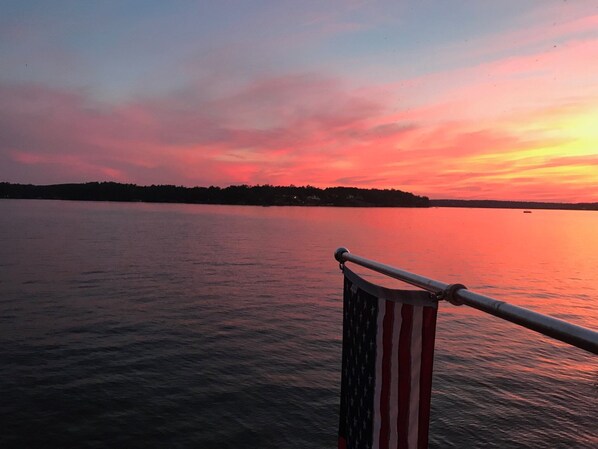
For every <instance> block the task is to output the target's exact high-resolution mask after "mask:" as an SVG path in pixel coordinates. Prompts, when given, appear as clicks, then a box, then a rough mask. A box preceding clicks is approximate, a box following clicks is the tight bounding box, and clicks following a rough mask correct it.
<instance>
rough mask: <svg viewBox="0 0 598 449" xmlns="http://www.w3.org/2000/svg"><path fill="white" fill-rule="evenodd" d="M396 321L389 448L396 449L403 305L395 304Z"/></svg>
mask: <svg viewBox="0 0 598 449" xmlns="http://www.w3.org/2000/svg"><path fill="white" fill-rule="evenodd" d="M394 306H395V307H394V321H393V326H392V347H391V359H390V372H391V377H390V408H389V424H390V429H389V430H390V442H389V445H388V447H389V448H395V447H397V445H398V425H397V423H398V418H399V337H400V336H401V325H402V324H403V317H402V315H401V311H402V310H403V304H401V303H395V305H394Z"/></svg>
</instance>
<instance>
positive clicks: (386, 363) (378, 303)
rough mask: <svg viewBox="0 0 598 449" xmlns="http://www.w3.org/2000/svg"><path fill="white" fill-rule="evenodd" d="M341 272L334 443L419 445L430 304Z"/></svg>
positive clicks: (424, 436) (424, 296)
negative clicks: (339, 366)
mask: <svg viewBox="0 0 598 449" xmlns="http://www.w3.org/2000/svg"><path fill="white" fill-rule="evenodd" d="M343 271H344V274H345V287H344V295H343V296H344V305H343V313H344V316H343V361H342V383H341V410H340V423H339V442H338V447H339V449H362V448H363V449H395V448H406V449H412V448H427V447H428V426H429V421H430V394H431V390H432V363H433V357H434V336H435V331H436V312H437V305H436V302H435V301H434V300H433V299H432V298H431V296H430V294H429V293H427V292H424V291H412V290H390V289H386V288H383V287H379V286H376V285H374V284H371V283H369V282H367V281H365V280H364V279H362V278H361V277H359V276H358V275H356V274H355V273H353V272H352V271H351V270H349V269H348V268H347V267H344V269H343Z"/></svg>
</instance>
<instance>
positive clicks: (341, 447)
mask: <svg viewBox="0 0 598 449" xmlns="http://www.w3.org/2000/svg"><path fill="white" fill-rule="evenodd" d="M338 449H347V440H346V439H344V438H343V437H339V438H338Z"/></svg>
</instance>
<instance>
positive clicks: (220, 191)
mask: <svg viewBox="0 0 598 449" xmlns="http://www.w3.org/2000/svg"><path fill="white" fill-rule="evenodd" d="M0 199H48V200H65V201H113V202H144V203H166V204H173V203H174V204H219V205H238V206H242V205H245V206H326V207H419V208H422V207H423V208H427V207H458V208H484V209H530V210H540V209H545V210H546V209H547V210H590V211H598V203H556V202H541V201H503V200H451V199H439V200H430V199H429V198H428V197H425V196H418V195H414V194H412V193H409V192H403V191H401V190H395V189H361V188H357V187H328V188H324V189H320V188H317V187H312V186H304V187H296V186H271V185H263V186H261V185H258V186H247V185H239V186H229V187H224V188H221V187H213V186H212V187H182V186H173V185H159V186H156V185H152V186H137V185H135V184H121V183H115V182H88V183H73V184H53V185H32V184H12V183H8V182H0Z"/></svg>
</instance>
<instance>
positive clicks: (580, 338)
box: [334, 248, 598, 354]
mask: <svg viewBox="0 0 598 449" xmlns="http://www.w3.org/2000/svg"><path fill="white" fill-rule="evenodd" d="M334 258H335V259H336V260H337V261H338V262H339V263H341V264H342V263H345V262H352V263H354V264H357V265H360V266H362V267H365V268H369V269H370V270H373V271H377V272H378V273H382V274H385V275H386V276H389V277H391V278H394V279H398V280H400V281H403V282H407V283H408V284H411V285H415V286H417V287H419V288H422V289H424V290H427V291H429V292H432V293H435V294H440V295H441V296H442V295H446V294H447V292H449V294H450V295H451V297H452V298H451V299H452V300H453V301H455V302H458V303H462V304H464V305H467V306H470V307H473V308H474V309H478V310H481V311H482V312H486V313H489V314H491V315H494V316H497V317H499V318H502V319H504V320H507V321H511V322H512V323H515V324H518V325H520V326H523V327H526V328H528V329H531V330H534V331H536V332H539V333H541V334H543V335H546V336H548V337H552V338H554V339H556V340H560V341H562V342H565V343H568V344H570V345H573V346H576V347H578V348H581V349H584V350H586V351H589V352H592V353H594V354H598V332H595V331H593V330H591V329H587V328H585V327H582V326H577V325H575V324H571V323H568V322H567V321H563V320H559V319H558V318H554V317H551V316H548V315H543V314H541V313H538V312H534V311H532V310H529V309H526V308H523V307H518V306H514V305H512V304H509V303H506V302H504V301H497V300H496V299H493V298H490V297H488V296H484V295H480V294H479V293H475V292H472V291H470V290H467V289H465V288H464V287H463V286H461V285H460V284H457V285H449V284H445V283H444V282H440V281H435V280H433V279H428V278H426V277H424V276H420V275H418V274H413V273H409V272H408V271H404V270H400V269H398V268H395V267H392V266H390V265H385V264H382V263H380V262H376V261H374V260H370V259H366V258H364V257H361V256H357V255H355V254H352V253H350V252H349V250H348V249H347V248H338V249H337V250H336V251H335V252H334ZM453 287H457V288H456V289H455V288H453Z"/></svg>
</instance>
